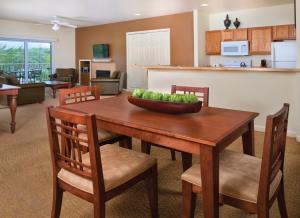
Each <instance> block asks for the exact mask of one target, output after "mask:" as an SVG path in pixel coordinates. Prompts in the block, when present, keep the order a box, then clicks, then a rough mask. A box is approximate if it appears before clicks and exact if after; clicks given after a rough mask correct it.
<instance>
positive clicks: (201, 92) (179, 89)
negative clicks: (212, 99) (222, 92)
mask: <svg viewBox="0 0 300 218" xmlns="http://www.w3.org/2000/svg"><path fill="white" fill-rule="evenodd" d="M171 93H172V94H176V93H178V94H180V93H183V94H190V95H196V96H197V97H198V99H199V100H200V101H202V102H203V103H202V106H203V107H208V102H209V88H208V87H190V86H177V85H172V87H171Z"/></svg>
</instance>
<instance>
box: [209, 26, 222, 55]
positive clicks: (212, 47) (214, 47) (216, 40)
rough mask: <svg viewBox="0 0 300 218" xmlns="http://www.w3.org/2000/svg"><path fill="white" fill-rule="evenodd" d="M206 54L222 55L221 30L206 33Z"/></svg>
mask: <svg viewBox="0 0 300 218" xmlns="http://www.w3.org/2000/svg"><path fill="white" fill-rule="evenodd" d="M205 36H206V40H205V41H206V54H207V55H219V54H221V38H222V34H221V31H219V30H214V31H207V32H206V35H205Z"/></svg>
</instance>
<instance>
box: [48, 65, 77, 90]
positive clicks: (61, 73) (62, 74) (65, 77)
mask: <svg viewBox="0 0 300 218" xmlns="http://www.w3.org/2000/svg"><path fill="white" fill-rule="evenodd" d="M49 78H50V80H51V81H62V82H71V83H72V86H75V84H76V83H77V81H78V79H77V73H76V70H75V69H74V68H56V70H55V73H54V74H51V75H49Z"/></svg>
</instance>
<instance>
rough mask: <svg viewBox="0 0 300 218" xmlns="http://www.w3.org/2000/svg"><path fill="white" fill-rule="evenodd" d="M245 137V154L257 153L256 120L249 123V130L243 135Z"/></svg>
mask: <svg viewBox="0 0 300 218" xmlns="http://www.w3.org/2000/svg"><path fill="white" fill-rule="evenodd" d="M242 139H243V150H244V153H245V154H249V155H252V156H254V155H255V145H254V121H253V120H252V121H251V122H249V123H248V131H247V132H245V133H244V134H243V136H242Z"/></svg>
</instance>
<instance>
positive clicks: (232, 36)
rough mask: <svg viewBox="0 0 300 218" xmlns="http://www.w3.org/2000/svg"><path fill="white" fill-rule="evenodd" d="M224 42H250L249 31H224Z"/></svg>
mask: <svg viewBox="0 0 300 218" xmlns="http://www.w3.org/2000/svg"><path fill="white" fill-rule="evenodd" d="M221 34H222V41H246V40H248V32H247V29H231V30H222V32H221Z"/></svg>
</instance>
